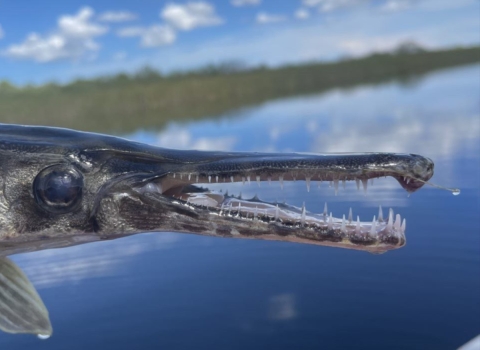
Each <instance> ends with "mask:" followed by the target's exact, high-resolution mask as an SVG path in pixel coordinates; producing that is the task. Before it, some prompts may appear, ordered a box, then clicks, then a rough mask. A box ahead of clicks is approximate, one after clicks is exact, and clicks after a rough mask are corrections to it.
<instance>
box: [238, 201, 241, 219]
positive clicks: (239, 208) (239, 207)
mask: <svg viewBox="0 0 480 350" xmlns="http://www.w3.org/2000/svg"><path fill="white" fill-rule="evenodd" d="M240 210H242V204H241V202H238V213H237V217H239V216H240Z"/></svg>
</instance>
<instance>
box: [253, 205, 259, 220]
mask: <svg viewBox="0 0 480 350" xmlns="http://www.w3.org/2000/svg"><path fill="white" fill-rule="evenodd" d="M257 216H258V207H257V206H255V211H254V212H253V219H256V218H257Z"/></svg>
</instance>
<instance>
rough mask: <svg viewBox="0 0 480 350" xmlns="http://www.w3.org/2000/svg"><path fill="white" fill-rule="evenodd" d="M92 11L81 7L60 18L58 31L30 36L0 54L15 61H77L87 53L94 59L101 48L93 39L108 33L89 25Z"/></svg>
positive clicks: (101, 27) (102, 27)
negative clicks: (74, 12) (74, 13)
mask: <svg viewBox="0 0 480 350" xmlns="http://www.w3.org/2000/svg"><path fill="white" fill-rule="evenodd" d="M93 15H94V12H93V10H92V9H91V8H89V7H84V8H82V9H80V11H79V12H78V13H77V14H76V15H74V16H68V15H63V16H61V17H60V18H59V19H58V28H57V29H56V30H55V31H54V32H53V33H52V34H49V35H46V36H41V35H39V34H37V33H30V34H29V35H28V36H27V38H26V40H25V41H24V42H23V43H21V44H15V45H11V46H10V47H8V48H7V49H6V50H5V51H4V52H3V53H2V54H3V55H5V56H8V57H12V58H17V59H26V60H34V61H37V62H50V61H56V60H60V59H79V58H82V57H84V56H86V55H87V54H90V58H91V57H93V56H92V54H95V52H96V51H98V50H99V48H100V45H99V44H98V43H96V42H95V41H94V40H93V38H95V37H97V36H101V35H103V34H105V33H106V32H107V31H108V28H107V27H104V26H101V25H98V24H95V23H92V22H91V21H90V20H91V18H92V17H93Z"/></svg>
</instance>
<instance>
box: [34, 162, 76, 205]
mask: <svg viewBox="0 0 480 350" xmlns="http://www.w3.org/2000/svg"><path fill="white" fill-rule="evenodd" d="M82 192H83V176H82V174H81V173H80V172H78V171H77V170H76V169H75V168H73V167H71V166H68V165H64V164H57V165H52V166H49V167H48V168H45V169H43V170H42V171H41V172H40V173H38V175H37V177H36V178H35V180H34V181H33V194H34V197H35V200H36V202H37V204H38V205H40V206H41V207H42V208H43V209H45V210H47V211H49V212H51V213H54V214H65V213H68V212H71V211H73V210H74V209H76V208H77V207H78V205H79V204H80V201H81V199H82Z"/></svg>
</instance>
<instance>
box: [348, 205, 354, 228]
mask: <svg viewBox="0 0 480 350" xmlns="http://www.w3.org/2000/svg"><path fill="white" fill-rule="evenodd" d="M352 220H353V213H352V208H350V210H349V211H348V223H349V224H351V223H352Z"/></svg>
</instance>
